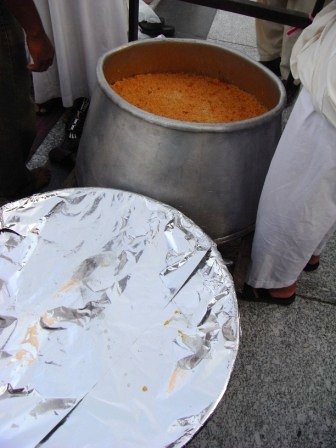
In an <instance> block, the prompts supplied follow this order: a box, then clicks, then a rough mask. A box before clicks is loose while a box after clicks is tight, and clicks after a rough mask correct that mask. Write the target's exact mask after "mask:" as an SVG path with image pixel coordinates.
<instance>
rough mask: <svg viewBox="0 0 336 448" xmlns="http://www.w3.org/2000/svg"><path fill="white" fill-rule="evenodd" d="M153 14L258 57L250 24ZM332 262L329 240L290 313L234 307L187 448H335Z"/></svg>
mask: <svg viewBox="0 0 336 448" xmlns="http://www.w3.org/2000/svg"><path fill="white" fill-rule="evenodd" d="M157 12H158V14H159V15H160V16H163V17H165V19H166V23H169V24H174V25H175V26H176V29H177V33H176V35H177V37H196V38H201V39H206V38H208V39H209V40H211V41H215V42H217V43H220V44H223V45H226V46H228V47H231V48H235V49H238V50H240V51H242V52H244V53H246V54H248V55H250V56H251V57H253V58H256V57H257V52H256V43H255V33H254V20H253V19H252V18H248V17H244V16H240V15H237V14H232V13H225V12H221V11H219V12H216V11H215V10H213V9H210V8H205V7H200V6H195V5H191V4H187V3H184V2H180V1H178V0H161V2H160V3H159V5H158V7H157ZM288 113H289V110H287V111H286V113H285V117H286V116H288ZM62 129H63V123H62V121H60V122H59V123H58V124H57V125H56V127H55V128H54V129H53V131H52V132H51V133H50V134H49V136H48V137H47V139H46V140H45V142H44V144H43V145H42V147H41V148H40V149H39V151H38V152H37V154H36V155H35V157H34V159H33V162H32V163H33V164H39V163H40V162H41V161H43V160H46V154H47V152H48V149H50V148H51V147H53V146H54V145H55V143H57V142H58V141H60V140H61V139H62ZM68 175H69V172H68V171H67V170H61V169H57V168H56V167H53V180H52V183H51V184H50V185H49V187H48V189H50V190H53V189H55V188H60V187H62V186H63V185H64V181H65V179H66V178H67V176H68ZM335 258H336V239H335V238H334V239H333V240H332V241H331V242H330V244H329V245H328V247H327V249H326V251H325V253H324V254H323V257H322V263H321V264H322V265H321V268H320V269H319V270H318V271H317V272H315V273H311V274H303V275H302V278H301V279H300V282H299V291H298V292H299V298H298V300H297V302H296V303H295V304H294V305H292V306H291V307H289V309H283V308H281V307H277V306H269V305H263V304H250V303H245V302H241V303H239V309H240V314H241V344H240V348H239V353H238V357H237V362H236V365H235V369H234V372H233V375H232V378H231V380H230V383H229V386H228V389H227V392H226V394H225V395H224V398H223V400H222V401H221V403H220V404H219V406H218V408H217V410H216V411H215V413H214V415H213V416H212V418H211V419H210V420H209V422H208V423H207V424H206V426H205V427H204V428H203V429H202V430H201V431H200V432H199V433H198V434H197V435H196V436H195V438H194V439H193V440H192V441H191V442H190V443H189V444H188V447H189V448H208V447H211V448H219V447H222V448H259V447H267V448H287V447H288V448H315V447H321V448H322V447H323V448H332V447H336V356H335V355H336V344H335V334H336V319H335V317H336V313H335V311H336V307H335V305H336V288H335V284H336V283H335V276H334V271H333V269H334V266H335V263H334V262H335Z"/></svg>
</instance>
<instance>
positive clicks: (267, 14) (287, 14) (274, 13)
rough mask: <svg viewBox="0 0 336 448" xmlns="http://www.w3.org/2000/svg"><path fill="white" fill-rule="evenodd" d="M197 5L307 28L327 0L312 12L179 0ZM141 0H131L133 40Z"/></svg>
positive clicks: (237, 0) (241, 0)
mask: <svg viewBox="0 0 336 448" xmlns="http://www.w3.org/2000/svg"><path fill="white" fill-rule="evenodd" d="M179 1H184V2H186V3H194V4H195V5H200V6H208V7H210V8H215V9H221V10H223V11H230V12H235V13H237V14H242V15H245V16H250V17H255V18H257V19H263V20H269V21H270V22H276V23H281V24H284V25H289V26H293V27H297V28H301V29H303V28H306V27H307V26H308V25H310V23H311V17H314V16H315V15H316V14H317V13H318V12H319V11H320V10H321V9H322V8H323V5H324V1H325V0H317V1H316V3H315V6H314V9H313V11H312V13H311V14H306V13H304V12H300V11H294V10H291V9H283V8H274V7H271V6H266V5H263V4H260V3H256V2H255V1H253V0H179ZM138 17H139V0H129V38H128V40H129V41H130V42H131V41H133V40H137V38H138Z"/></svg>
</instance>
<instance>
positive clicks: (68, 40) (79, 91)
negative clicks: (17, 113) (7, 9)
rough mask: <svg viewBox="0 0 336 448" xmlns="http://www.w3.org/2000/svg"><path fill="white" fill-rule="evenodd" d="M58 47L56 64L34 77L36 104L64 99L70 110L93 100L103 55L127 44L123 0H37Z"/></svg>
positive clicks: (48, 30) (43, 20) (47, 28)
mask: <svg viewBox="0 0 336 448" xmlns="http://www.w3.org/2000/svg"><path fill="white" fill-rule="evenodd" d="M34 1H35V4H36V7H37V9H38V11H39V13H40V16H41V19H42V22H43V25H44V27H45V29H46V32H47V34H48V35H49V37H50V39H51V41H52V42H53V44H54V47H55V55H56V57H55V61H54V64H53V65H52V67H51V68H50V69H49V70H48V71H47V72H44V73H33V82H34V91H35V101H36V103H38V104H40V103H44V102H46V101H48V100H49V99H51V98H57V97H61V98H62V100H63V105H64V106H65V107H70V106H72V104H73V101H74V100H75V99H76V98H79V97H90V96H91V94H92V91H93V89H94V87H95V84H96V79H97V78H96V67H97V62H98V59H99V57H100V56H101V55H103V54H104V53H106V52H107V51H109V50H112V49H113V48H115V47H117V46H119V45H122V44H125V43H126V42H127V41H128V12H127V3H126V1H124V0H34Z"/></svg>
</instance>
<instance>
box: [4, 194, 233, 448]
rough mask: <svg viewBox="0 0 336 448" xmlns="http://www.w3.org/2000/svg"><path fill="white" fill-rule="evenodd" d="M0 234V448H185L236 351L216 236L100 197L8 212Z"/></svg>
mask: <svg viewBox="0 0 336 448" xmlns="http://www.w3.org/2000/svg"><path fill="white" fill-rule="evenodd" d="M0 228H1V232H0V347H1V357H0V380H1V382H0V416H1V418H0V446H3V447H6V448H11V447H20V448H21V447H23V446H24V447H26V448H27V447H36V446H43V447H55V448H56V447H57V448H59V447H62V448H67V447H69V448H70V447H71V448H74V447H97V448H98V447H99V448H102V447H122V448H131V447H132V448H141V447H145V448H151V447H153V448H154V447H155V448H158V447H166V448H168V447H182V446H184V445H185V444H186V443H187V442H188V441H189V440H190V439H191V437H192V436H193V435H194V434H195V433H196V432H197V431H198V430H199V429H200V427H201V426H202V425H203V424H204V423H205V421H206V420H207V418H208V417H209V416H210V415H211V413H212V412H213V411H214V409H215V408H216V406H217V404H218V402H219V401H220V399H221V398H222V396H223V394H224V392H225V390H226V387H227V384H228V381H229V377H230V374H231V372H232V369H233V365H234V361H235V358H236V354H237V349H238V343H239V315H238V308H237V301H236V296H235V291H234V286H233V281H232V279H231V276H230V274H229V272H228V270H227V268H226V266H225V265H224V262H223V260H222V258H221V256H220V254H219V253H218V251H217V249H216V246H215V244H214V243H213V242H212V241H211V239H210V238H209V237H208V236H206V235H205V234H204V233H203V232H202V230H201V229H200V228H199V227H197V226H196V225H195V224H194V223H193V222H192V221H190V220H189V219H188V218H186V217H185V216H184V215H183V214H181V213H180V212H178V211H177V210H175V209H173V208H171V207H169V206H167V205H164V204H161V203H159V202H157V201H154V200H152V199H149V198H147V197H144V196H140V195H137V194H133V193H128V192H122V191H118V190H112V189H99V188H78V189H69V190H59V191H55V192H51V193H47V194H40V195H35V196H32V197H30V198H27V199H22V200H19V201H17V202H14V203H10V204H7V205H5V206H4V207H3V208H2V209H0Z"/></svg>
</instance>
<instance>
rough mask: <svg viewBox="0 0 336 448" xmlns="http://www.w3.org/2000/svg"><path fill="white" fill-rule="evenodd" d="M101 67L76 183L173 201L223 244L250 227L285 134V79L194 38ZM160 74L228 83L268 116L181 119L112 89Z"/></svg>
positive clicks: (131, 50)
mask: <svg viewBox="0 0 336 448" xmlns="http://www.w3.org/2000/svg"><path fill="white" fill-rule="evenodd" d="M97 71H98V85H97V88H96V90H95V93H94V95H93V98H92V100H91V106H90V110H89V114H88V117H87V119H86V123H85V127H84V131H83V135H82V139H81V143H80V147H79V152H78V157H77V164H76V177H77V182H78V184H79V185H80V186H97V187H113V188H119V189H123V190H128V191H133V192H137V193H141V194H144V195H146V196H150V197H152V198H154V199H157V200H159V201H161V202H165V203H167V204H170V205H172V206H174V207H176V208H177V209H179V210H181V211H182V212H183V213H185V214H186V215H187V216H189V217H190V218H191V219H192V220H193V221H195V222H196V223H197V224H198V225H199V226H201V227H202V228H203V229H204V231H205V232H206V233H208V235H209V236H211V237H212V238H213V239H215V240H217V241H218V242H220V241H225V240H229V239H232V238H234V237H237V236H239V235H243V234H245V233H247V232H248V231H250V230H251V228H253V225H254V222H255V217H256V211H257V206H258V201H259V196H260V193H261V189H262V186H263V183H264V180H265V176H266V173H267V170H268V167H269V164H270V161H271V159H272V156H273V153H274V150H275V148H276V145H277V142H278V140H279V137H280V134H281V112H282V110H283V108H284V103H285V92H284V88H283V86H282V84H281V82H280V81H279V80H278V79H277V78H276V77H275V76H274V75H273V74H272V73H271V72H269V71H268V70H266V69H265V68H264V67H262V66H261V65H260V64H258V63H256V62H254V61H252V60H250V59H249V58H247V57H245V56H243V55H241V54H239V53H236V52H234V51H231V50H228V49H226V48H223V47H220V46H218V45H215V44H210V43H208V42H205V41H198V40H189V39H180V40H174V39H165V40H159V39H152V40H145V41H140V42H135V43H134V42H133V43H131V44H128V45H125V46H123V47H119V48H118V49H116V50H113V51H111V52H109V53H107V54H106V55H105V56H103V57H102V58H101V59H100V61H99V63H98V68H97ZM155 72H187V73H197V74H204V75H209V76H213V77H217V78H221V79H224V80H226V81H229V82H232V83H234V84H236V85H237V86H238V87H240V88H242V89H244V90H245V91H247V92H250V93H253V94H254V95H255V96H256V97H257V98H258V99H259V100H260V101H261V102H262V103H263V104H265V105H266V106H267V108H268V112H267V113H265V114H264V115H262V116H260V117H256V118H253V119H249V120H244V121H240V122H234V123H226V124H202V123H191V122H183V121H178V120H172V119H168V118H165V117H160V116H157V115H154V114H151V113H148V112H146V111H144V110H141V109H139V108H137V107H135V106H132V105H131V104H129V103H128V102H127V101H125V100H124V99H123V98H121V97H120V96H119V95H118V94H117V93H116V92H114V91H113V89H112V88H111V87H110V85H109V83H113V82H114V81H116V80H118V79H122V78H125V77H128V76H132V75H134V74H139V73H155Z"/></svg>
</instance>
